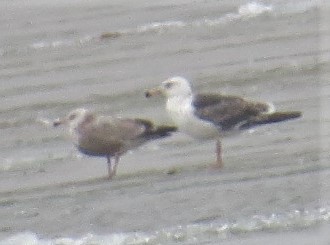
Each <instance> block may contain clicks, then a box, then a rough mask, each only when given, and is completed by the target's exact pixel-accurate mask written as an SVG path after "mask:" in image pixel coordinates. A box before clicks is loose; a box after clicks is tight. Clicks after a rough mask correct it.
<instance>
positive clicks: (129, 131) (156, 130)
mask: <svg viewBox="0 0 330 245" xmlns="http://www.w3.org/2000/svg"><path fill="white" fill-rule="evenodd" d="M61 124H64V125H67V126H68V127H69V132H70V136H71V138H72V141H73V143H74V144H75V145H76V146H77V148H78V149H79V151H81V152H82V153H84V154H86V155H90V156H104V157H106V158H107V163H108V174H109V179H111V178H112V177H113V176H115V175H116V170H117V166H118V162H119V158H120V156H121V155H123V154H124V153H125V152H127V151H128V150H130V149H133V148H135V147H138V146H140V145H141V144H143V143H145V142H147V141H149V140H154V139H159V138H163V137H167V136H169V135H171V133H172V132H174V131H176V127H173V126H165V125H163V126H158V127H155V126H154V125H153V123H152V122H151V121H149V120H146V119H138V118H134V119H131V118H116V117H112V116H101V115H96V114H95V113H93V112H91V111H88V110H86V109H83V108H79V109H75V110H73V111H71V112H70V113H69V114H68V115H67V116H66V117H64V118H60V119H57V120H55V121H54V123H53V125H54V126H59V125H61ZM111 158H114V159H115V162H114V165H113V166H112V165H111Z"/></svg>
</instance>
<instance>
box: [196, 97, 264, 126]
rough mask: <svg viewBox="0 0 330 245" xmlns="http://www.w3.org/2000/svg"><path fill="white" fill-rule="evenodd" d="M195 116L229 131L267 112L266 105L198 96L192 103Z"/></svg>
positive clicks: (231, 98)
mask: <svg viewBox="0 0 330 245" xmlns="http://www.w3.org/2000/svg"><path fill="white" fill-rule="evenodd" d="M193 105H194V107H195V115H196V116H197V117H199V118H200V119H203V120H206V121H209V122H212V123H214V124H216V125H218V126H219V127H221V129H222V130H229V129H231V128H233V127H235V125H237V124H240V123H244V122H245V121H246V120H248V119H249V118H251V117H254V116H256V115H258V114H260V113H263V112H266V111H267V110H268V105H267V104H263V103H254V102H249V101H246V100H244V99H242V98H240V97H237V96H225V95H220V94H198V95H196V96H195V99H194V101H193Z"/></svg>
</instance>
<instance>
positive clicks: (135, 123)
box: [79, 117, 152, 155]
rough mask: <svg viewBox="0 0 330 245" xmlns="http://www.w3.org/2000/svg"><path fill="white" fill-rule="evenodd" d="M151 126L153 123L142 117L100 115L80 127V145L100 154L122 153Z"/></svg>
mask: <svg viewBox="0 0 330 245" xmlns="http://www.w3.org/2000/svg"><path fill="white" fill-rule="evenodd" d="M150 127H152V123H151V122H149V121H147V120H142V119H118V118H112V117H98V118H96V119H95V120H94V121H93V122H90V123H88V124H86V125H85V126H83V127H82V128H81V129H80V135H81V137H80V139H79V146H80V147H81V148H83V149H85V150H88V151H90V152H93V153H98V154H110V155H114V154H115V153H122V152H125V151H126V150H128V148H130V147H128V148H127V146H129V145H131V144H132V145H133V146H134V144H133V142H135V141H136V139H137V141H138V142H139V137H140V136H142V135H144V134H145V132H146V131H147V130H148V129H149V128H150Z"/></svg>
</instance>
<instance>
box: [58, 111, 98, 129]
mask: <svg viewBox="0 0 330 245" xmlns="http://www.w3.org/2000/svg"><path fill="white" fill-rule="evenodd" d="M90 115H91V113H90V112H89V111H88V110H86V109H84V108H78V109H75V110H73V111H71V112H70V113H69V114H68V115H67V116H65V117H63V118H58V119H56V120H55V121H54V122H53V125H54V127H57V126H60V125H69V126H70V127H71V126H72V125H77V124H79V123H82V122H84V121H86V120H87V119H88V118H89V116H90Z"/></svg>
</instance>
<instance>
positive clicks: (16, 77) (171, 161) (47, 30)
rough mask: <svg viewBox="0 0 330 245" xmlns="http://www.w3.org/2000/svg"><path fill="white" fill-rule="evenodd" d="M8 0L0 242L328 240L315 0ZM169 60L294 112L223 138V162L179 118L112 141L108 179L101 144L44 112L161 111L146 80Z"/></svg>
mask: <svg viewBox="0 0 330 245" xmlns="http://www.w3.org/2000/svg"><path fill="white" fill-rule="evenodd" d="M5 3H7V5H6V4H5ZM5 3H1V4H0V7H4V6H5V5H6V6H5V7H6V9H7V10H8V11H6V13H3V15H1V17H0V18H1V21H0V23H1V24H0V29H1V30H3V35H2V37H1V39H0V44H1V46H0V55H1V59H2V61H1V68H2V70H1V71H0V81H1V84H2V86H1V89H0V96H1V97H0V100H1V103H0V113H1V119H0V129H1V134H2V140H1V141H0V149H1V151H0V193H1V194H0V219H1V223H0V244H1V243H3V244H5V243H6V242H8V240H5V239H6V238H8V237H12V238H13V239H14V240H15V239H18V238H19V236H20V235H21V234H22V237H23V238H22V239H23V241H24V239H31V240H33V239H36V243H37V244H43V242H44V241H48V240H50V241H51V242H53V244H55V243H56V239H62V238H69V239H71V240H70V241H72V242H71V243H69V242H68V243H67V244H74V242H78V241H80V242H81V241H85V243H83V242H82V244H88V241H94V243H95V244H102V243H101V242H100V239H101V240H102V239H103V240H104V241H108V242H109V243H114V244H116V242H115V240H112V239H117V240H116V241H117V244H129V243H130V242H131V243H132V242H135V243H136V244H157V243H160V244H172V243H173V242H179V243H182V244H217V243H218V242H219V241H221V242H222V243H225V244H264V243H265V242H268V243H269V244H278V243H279V242H281V243H282V244H289V242H290V244H291V242H292V241H295V242H297V243H301V244H313V243H314V241H318V244H327V241H329V240H330V237H329V235H328V234H327V232H326V230H327V228H328V226H329V217H330V206H329V194H330V193H329V190H330V186H329V185H330V182H329V173H330V172H329V170H330V169H329V154H328V152H329V145H330V144H329V143H330V137H329V133H330V132H329V128H330V127H329V125H328V124H329V119H330V110H329V107H328V101H329V95H330V86H329V74H330V73H329V71H330V62H329V61H330V47H329V43H330V42H329V33H330V32H329V25H328V24H327V23H329V21H328V19H329V17H328V16H329V15H328V12H329V7H328V6H327V5H326V3H323V2H322V3H318V4H320V5H317V4H315V3H314V4H315V6H314V5H312V4H313V3H311V2H310V1H307V2H304V1H301V2H299V4H297V5H293V4H286V3H284V2H275V1H274V2H273V1H268V2H267V3H264V5H258V8H259V9H261V10H263V11H264V12H262V13H259V12H258V9H257V10H255V9H254V10H250V12H248V13H246V12H244V11H246V10H245V9H246V8H247V5H245V3H243V2H242V1H234V2H232V1H231V2H229V1H225V2H223V3H218V4H216V3H214V2H211V1H207V2H206V3H204V4H202V3H195V4H191V3H190V2H185V1H179V2H171V1H166V2H164V3H162V4H160V3H154V4H152V5H150V4H149V3H146V2H143V1H139V2H138V3H134V4H132V3H129V2H125V1H124V2H122V1H121V2H112V3H108V2H104V1H98V2H97V3H96V2H95V3H94V4H91V3H87V2H84V3H81V4H80V5H79V7H77V6H75V5H67V3H65V2H62V3H58V4H54V5H45V4H42V3H41V2H39V1H33V2H31V3H30V5H26V6H24V5H21V3H18V2H16V1H13V2H11V3H10V4H9V3H8V2H6V1H5ZM309 4H310V5H309ZM269 6H273V7H272V8H271V10H268V9H269ZM250 7H251V6H250ZM104 33H115V36H113V35H108V36H107V37H103V38H100V37H101V36H102V35H104ZM173 75H182V76H186V77H187V78H188V79H190V80H191V81H192V83H193V86H194V89H195V90H196V91H204V92H206V91H212V92H219V93H220V92H221V93H225V94H236V95H241V96H245V97H247V98H251V99H255V100H261V101H272V102H273V103H274V104H275V106H276V107H277V108H278V109H279V110H301V111H302V112H303V117H302V118H301V119H298V120H294V121H290V122H284V123H279V124H274V125H269V126H263V127H259V128H257V129H255V130H252V131H246V132H243V133H242V134H240V135H236V136H233V137H229V138H224V139H223V147H224V161H225V168H224V169H223V171H221V172H219V171H214V170H212V169H210V168H209V165H210V164H211V163H212V162H213V161H214V160H215V154H214V142H212V141H206V142H200V141H195V140H192V139H190V138H188V137H187V136H185V135H183V134H180V133H178V134H176V135H174V136H173V137H171V138H169V139H166V140H160V141H155V142H152V143H149V144H146V145H144V146H142V147H140V148H139V149H136V150H134V151H132V152H130V153H129V154H126V155H125V156H123V158H122V159H121V162H120V165H119V167H118V176H117V177H116V178H115V179H114V180H113V181H111V182H109V181H107V179H106V175H107V172H106V168H107V166H106V160H105V159H103V158H89V157H86V156H82V155H80V154H79V153H77V151H76V149H75V148H74V147H73V146H72V144H71V143H70V142H69V140H68V138H67V137H66V136H65V132H64V131H62V130H58V129H53V128H50V127H45V125H42V124H41V123H40V120H41V119H54V118H57V117H59V116H63V115H65V114H66V113H67V112H68V111H70V110H71V109H73V108H76V107H80V106H86V107H88V108H91V109H94V110H95V111H97V112H101V113H104V114H107V113H108V114H115V115H122V116H125V117H143V118H151V119H153V120H156V122H158V123H164V122H170V121H169V118H168V117H167V116H166V113H165V110H164V100H161V99H158V100H152V101H150V100H147V99H145V98H144V96H143V93H144V91H145V89H146V88H149V87H153V86H155V85H157V84H158V83H159V82H161V81H162V80H164V79H166V78H168V77H170V76H173ZM24 232H26V233H24ZM88 234H91V235H90V236H91V237H92V238H91V237H89V235H88ZM104 236H105V237H104ZM86 237H87V238H86ZM123 237H124V238H123ZM84 239H85V240H84ZM88 239H90V240H88ZM93 239H95V240H93ZM125 239H126V240H125ZM139 239H140V240H139ZM279 239H280V240H279ZM111 241H112V242H111ZM118 241H121V242H118ZM57 242H58V244H61V243H60V242H59V241H57ZM139 242H140V243H139ZM62 243H64V242H62ZM90 243H92V242H90ZM14 244H22V243H19V242H17V243H14Z"/></svg>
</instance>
